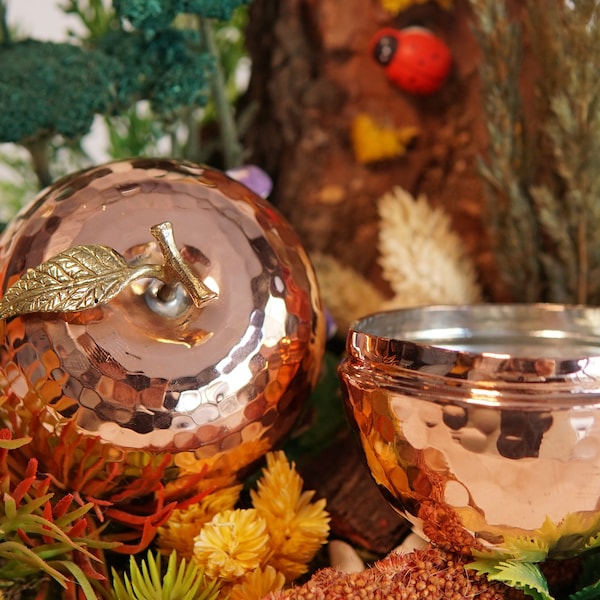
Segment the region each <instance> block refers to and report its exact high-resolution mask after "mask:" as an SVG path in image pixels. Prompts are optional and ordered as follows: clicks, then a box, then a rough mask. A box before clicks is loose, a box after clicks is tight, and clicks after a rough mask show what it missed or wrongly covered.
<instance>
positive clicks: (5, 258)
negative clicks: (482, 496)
mask: <svg viewBox="0 0 600 600" xmlns="http://www.w3.org/2000/svg"><path fill="white" fill-rule="evenodd" d="M167 220H168V221H170V222H171V223H172V224H173V228H174V231H175V238H176V241H177V243H178V245H179V249H180V251H181V254H182V256H183V258H184V259H185V260H186V262H187V263H188V264H189V265H191V266H192V268H193V270H194V271H195V273H196V275H197V276H198V277H199V278H200V279H201V280H202V281H203V282H204V284H205V285H207V286H208V287H209V288H211V289H212V290H214V291H215V292H218V298H217V299H215V300H213V301H211V302H210V303H208V304H207V305H206V306H204V307H202V308H200V309H198V308H196V307H195V306H193V304H192V303H191V302H189V301H187V299H186V298H185V293H184V294H183V297H182V295H181V290H180V291H179V292H178V294H175V295H174V297H173V298H170V299H169V302H172V303H175V305H174V306H170V305H169V303H168V302H165V301H162V300H160V299H157V288H156V285H157V282H156V280H151V279H145V280H140V281H138V282H136V283H135V284H133V285H132V286H131V287H129V288H127V289H126V290H125V291H123V292H121V293H120V294H119V295H118V296H117V297H116V298H115V299H114V300H112V301H110V302H109V303H108V304H106V305H104V306H100V307H97V308H93V309H90V310H86V311H82V312H80V313H76V314H66V313H65V314H62V313H58V314H52V315H41V314H27V315H21V316H18V317H15V318H12V319H8V320H7V321H6V322H2V323H0V337H1V339H2V342H1V346H2V348H1V359H0V366H1V368H2V371H3V375H4V378H5V380H6V381H5V384H4V387H5V390H6V392H7V393H8V395H9V399H10V398H12V404H13V412H12V413H11V414H10V415H9V417H7V418H8V420H9V421H10V422H11V426H12V427H13V428H16V429H17V431H16V434H17V435H19V434H27V433H28V430H29V429H28V428H29V420H30V416H31V415H32V414H37V413H38V412H39V411H41V414H42V422H43V423H44V426H45V427H46V428H47V429H48V428H49V429H53V430H54V431H56V432H57V433H59V432H60V430H61V428H63V427H64V426H65V424H66V423H68V422H75V423H76V424H77V428H78V431H79V432H81V433H83V434H85V435H86V436H93V437H94V438H96V439H100V440H101V441H102V442H103V443H104V444H105V449H106V451H105V452H104V456H105V458H106V459H107V460H109V461H110V460H125V461H129V462H130V463H131V465H135V464H139V463H140V462H141V463H144V462H145V463H147V462H148V461H149V460H150V459H151V458H152V459H153V458H154V457H156V456H157V455H163V454H164V455H165V456H169V457H170V460H171V462H172V465H173V466H176V467H177V468H175V469H171V470H170V471H169V473H170V474H169V477H170V478H173V479H175V478H177V477H178V476H181V475H182V474H183V475H185V474H186V473H187V474H189V473H194V472H198V471H199V470H202V469H203V468H206V466H207V465H208V468H209V473H208V474H207V477H208V478H211V477H212V478H216V479H218V480H219V481H222V482H226V481H228V480H230V479H231V477H233V476H235V474H236V473H237V472H238V471H239V470H240V469H242V468H243V467H245V466H247V465H249V464H250V463H252V462H253V461H255V460H256V459H257V458H259V457H260V456H261V455H262V454H263V453H264V452H266V451H267V450H268V449H270V448H271V447H272V446H273V445H274V444H276V443H277V442H278V441H279V440H281V438H282V437H283V436H284V435H285V434H286V433H287V432H288V431H289V429H290V427H291V426H292V424H293V423H294V421H295V419H296V417H297V415H298V413H299V411H300V409H301V407H302V405H303V402H304V400H305V399H306V397H307V395H308V394H309V392H310V390H311V388H312V386H313V384H314V382H315V379H316V377H317V374H318V369H319V366H320V362H321V356H322V352H323V346H324V319H323V317H322V312H321V307H320V301H319V297H318V291H317V287H316V282H315V278H314V273H313V271H312V268H311V265H310V263H309V260H308V258H307V255H306V253H305V252H304V250H303V248H302V247H301V245H300V243H299V240H298V238H297V237H296V235H295V234H294V232H293V231H292V230H291V228H290V227H289V225H288V224H287V223H286V222H285V221H284V220H283V219H282V217H281V216H280V215H279V214H278V213H277V212H276V211H274V210H273V208H272V207H271V206H270V205H269V204H268V203H267V202H266V201H264V200H262V199H261V198H259V197H258V196H256V195H255V194H254V193H252V192H251V191H249V190H248V189H247V188H246V187H244V186H243V185H241V184H239V183H237V182H235V181H233V180H231V179H229V178H228V177H226V176H225V175H223V174H222V173H220V172H218V171H215V170H211V169H208V168H204V167H200V166H196V165H191V164H186V163H180V162H175V161H169V160H150V159H133V160H131V161H122V162H116V163H111V164H108V165H104V166H101V167H97V168H93V169H90V170H87V171H84V172H81V173H78V174H75V175H73V176H71V177H68V178H65V179H63V180H61V181H59V182H57V183H56V184H55V185H54V186H52V187H51V188H49V189H48V190H46V191H44V192H42V193H41V194H40V195H39V196H38V197H37V198H36V199H35V200H34V201H33V203H32V204H31V205H30V206H28V207H27V208H26V209H24V210H23V211H22V212H21V213H20V214H19V216H18V217H17V218H16V219H15V221H14V222H13V223H12V224H11V226H10V227H9V229H8V230H7V231H6V232H5V234H4V235H3V237H2V240H1V242H0V264H1V272H0V287H1V289H2V291H4V290H6V288H7V286H9V285H11V284H12V283H14V282H15V281H16V280H17V279H18V278H19V277H20V276H21V275H22V274H23V272H24V271H25V270H26V269H28V268H30V267H35V266H37V265H39V264H40V263H42V262H44V261H46V260H47V259H49V258H50V257H52V256H54V255H56V254H58V253H60V252H62V251H64V250H65V249H67V248H69V247H72V246H75V245H82V244H102V245H105V246H108V247H111V248H113V249H115V250H116V251H117V252H119V253H120V254H122V255H123V257H125V258H126V259H127V261H128V262H129V263H130V264H136V262H144V261H149V262H158V263H160V262H161V254H160V252H159V248H158V244H157V242H156V241H155V240H153V239H152V237H151V236H150V235H149V232H150V228H151V227H152V226H154V225H156V224H158V223H161V222H164V221H167ZM21 413H23V414H27V415H29V417H28V416H25V417H21V416H19V417H15V415H21ZM111 449H112V450H111ZM115 457H116V458H115ZM42 462H43V457H42ZM41 470H42V471H43V470H44V469H43V465H42V469H41ZM183 487H185V486H183Z"/></svg>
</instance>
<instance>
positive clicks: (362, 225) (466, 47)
mask: <svg viewBox="0 0 600 600" xmlns="http://www.w3.org/2000/svg"><path fill="white" fill-rule="evenodd" d="M249 22H250V31H249V34H248V39H249V42H250V43H251V46H250V53H251V56H252V61H253V78H252V81H251V85H250V90H249V97H250V98H251V99H252V101H254V102H255V103H256V106H257V107H258V110H257V116H256V121H255V123H254V126H253V127H252V130H251V133H250V136H249V138H248V140H247V145H248V147H250V148H251V150H252V155H253V156H252V158H253V160H254V162H256V163H257V164H260V165H261V166H263V167H264V168H265V169H266V170H267V171H268V172H269V173H270V174H271V175H272V176H273V178H274V181H275V187H274V193H273V196H272V199H273V201H274V202H275V204H277V205H278V207H279V208H280V209H281V211H282V212H283V213H284V214H285V215H286V216H287V218H288V219H289V220H290V221H291V223H292V225H293V226H294V227H295V229H296V231H297V232H298V233H299V235H300V237H301V238H302V240H303V242H304V243H305V245H306V246H307V248H308V249H309V251H319V252H323V253H327V254H330V255H333V256H334V257H336V258H338V259H339V260H340V261H341V262H342V263H343V264H346V265H349V266H352V267H354V268H355V269H356V270H357V271H359V272H360V273H362V274H364V275H366V276H367V278H369V279H370V280H371V281H373V282H374V283H375V284H376V285H377V286H378V287H379V288H380V289H381V290H382V291H384V292H385V291H387V287H386V284H385V282H384V281H382V279H381V276H380V271H379V267H378V263H377V258H378V251H377V239H378V216H377V205H376V202H377V200H378V198H379V197H380V196H381V195H382V194H383V193H385V192H387V191H390V190H391V189H392V188H393V187H394V186H401V187H402V188H404V189H406V190H407V191H408V192H410V193H411V194H412V195H413V196H415V197H416V196H418V195H420V194H425V195H426V196H427V198H428V200H429V201H430V203H431V204H432V205H434V206H443V207H444V208H445V210H446V211H447V212H448V213H449V214H450V216H451V219H452V223H453V226H454V228H455V230H456V231H457V233H459V235H460V236H461V238H462V240H463V241H464V244H465V247H466V249H467V252H468V254H469V255H470V256H471V257H473V260H474V261H475V263H476V266H477V268H478V271H479V274H480V279H481V283H482V285H483V287H484V291H485V294H486V297H487V298H488V299H490V300H496V301H497V300H507V299H509V298H508V297H507V292H506V290H505V289H504V287H503V285H502V283H501V282H500V281H499V278H498V277H497V270H496V268H495V266H494V261H493V258H492V254H491V252H490V241H489V238H488V235H487V233H486V227H485V219H486V216H485V199H484V192H483V186H482V180H481V178H480V176H479V173H478V167H477V163H478V160H479V158H480V157H481V156H482V155H483V153H484V152H485V146H486V133H485V124H484V122H483V114H482V107H481V100H480V96H479V77H478V67H479V57H480V53H479V48H478V45H477V42H476V40H475V39H474V37H473V35H472V30H471V13H470V9H469V5H468V2H467V0H456V1H455V3H454V7H453V8H452V9H451V10H444V9H443V8H441V7H440V6H439V5H438V4H437V3H435V2H428V3H426V4H418V5H415V6H412V7H410V8H408V9H407V10H405V11H404V12H401V13H400V14H399V15H398V16H397V17H395V18H394V17H392V16H390V14H389V13H387V12H386V11H385V10H383V8H382V7H381V4H380V2H379V0H346V1H345V2H344V3H341V2H339V1H337V0H285V1H282V2H280V1H278V0H254V2H253V4H252V11H251V15H250V20H249ZM415 25H417V26H421V27H426V28H427V29H429V30H430V31H432V32H433V33H434V34H435V35H437V36H438V37H440V38H441V39H442V40H443V41H444V42H445V43H446V44H447V46H448V47H449V48H450V50H451V53H452V56H453V70H452V73H451V76H450V78H449V80H448V81H447V82H446V84H445V86H444V87H443V89H441V90H440V91H439V92H437V93H435V94H433V95H431V96H425V97H416V96H411V95H410V94H408V93H406V92H404V91H402V90H400V89H399V88H397V87H395V86H394V85H393V84H391V83H390V82H389V81H388V80H387V78H386V76H385V73H384V70H383V69H382V68H381V66H380V65H378V64H377V63H376V62H375V60H374V59H373V57H372V56H371V53H370V51H369V43H370V41H371V39H372V37H373V36H374V34H375V33H376V32H377V31H378V30H379V29H381V28H383V27H395V28H399V29H401V28H404V27H409V26H415ZM359 113H366V114H368V115H370V116H372V117H373V118H374V119H376V120H377V121H378V122H380V123H382V124H383V125H386V124H387V125H388V126H391V127H395V128H401V127H409V126H414V127H417V128H418V130H419V134H418V136H417V138H416V139H415V140H414V142H413V143H412V144H411V145H410V147H409V148H408V150H407V153H406V154H405V155H404V156H401V157H398V158H396V159H393V160H387V161H381V162H378V163H374V164H366V165H365V164H361V163H360V162H358V161H357V159H356V157H355V155H354V152H353V147H352V142H351V136H350V132H351V124H352V121H353V119H354V117H355V116H356V115H357V114H359Z"/></svg>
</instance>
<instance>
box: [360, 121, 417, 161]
mask: <svg viewBox="0 0 600 600" xmlns="http://www.w3.org/2000/svg"><path fill="white" fill-rule="evenodd" d="M418 133H419V128H418V127H401V128H399V129H396V128H394V127H386V126H381V125H379V124H378V123H377V122H375V120H374V119H373V118H371V116H370V115H367V114H366V113H360V114H358V115H357V116H356V117H354V121H353V122H352V131H351V136H352V147H353V149H354V156H355V157H356V160H357V161H358V162H359V163H362V164H368V163H372V162H377V161H380V160H389V159H393V158H398V157H399V156H403V155H404V154H406V146H407V145H408V144H409V142H411V141H412V140H413V139H414V138H415V137H416V136H417V135H418Z"/></svg>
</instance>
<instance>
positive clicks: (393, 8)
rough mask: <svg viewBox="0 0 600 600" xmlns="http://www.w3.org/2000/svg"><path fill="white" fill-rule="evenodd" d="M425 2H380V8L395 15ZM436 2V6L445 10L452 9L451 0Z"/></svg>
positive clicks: (394, 0)
mask: <svg viewBox="0 0 600 600" xmlns="http://www.w3.org/2000/svg"><path fill="white" fill-rule="evenodd" d="M426 2H429V0H381V6H382V7H383V8H384V10H387V11H388V12H389V13H391V14H393V15H397V14H399V13H401V12H402V11H403V10H406V9H407V8H410V7H411V6H414V5H415V4H425V3H426ZM436 2H437V4H438V6H440V7H441V8H444V9H446V10H450V9H451V8H452V0H436Z"/></svg>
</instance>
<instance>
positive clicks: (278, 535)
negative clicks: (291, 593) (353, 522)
mask: <svg viewBox="0 0 600 600" xmlns="http://www.w3.org/2000/svg"><path fill="white" fill-rule="evenodd" d="M302 484H303V481H302V478H301V477H300V475H298V473H297V472H296V469H295V467H294V464H293V463H292V464H290V463H289V462H288V460H287V458H286V456H285V454H284V453H283V452H272V453H269V454H267V468H266V469H265V471H264V473H263V476H262V477H261V479H260V480H259V481H258V483H257V490H256V491H254V490H252V491H251V492H250V494H251V497H252V503H253V505H254V508H255V509H256V510H257V512H258V513H259V514H260V515H261V516H262V517H263V518H264V519H265V521H266V523H267V528H268V532H269V536H270V539H271V541H270V545H271V549H272V552H273V555H272V556H271V558H270V559H269V564H270V565H272V566H274V567H275V568H276V569H277V570H278V571H280V572H282V573H283V574H284V575H285V577H286V579H287V580H288V581H291V580H293V579H295V578H296V577H298V576H299V575H302V574H303V573H306V571H307V570H308V563H309V562H310V561H311V560H312V558H313V557H314V555H315V554H316V552H317V551H318V550H319V548H320V547H321V546H322V545H323V544H324V543H325V542H326V541H327V536H328V534H329V520H330V519H329V515H328V513H327V511H326V510H325V504H326V502H325V500H324V499H321V500H318V501H317V502H312V499H313V496H314V494H315V493H314V492H312V491H307V492H303V491H302Z"/></svg>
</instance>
